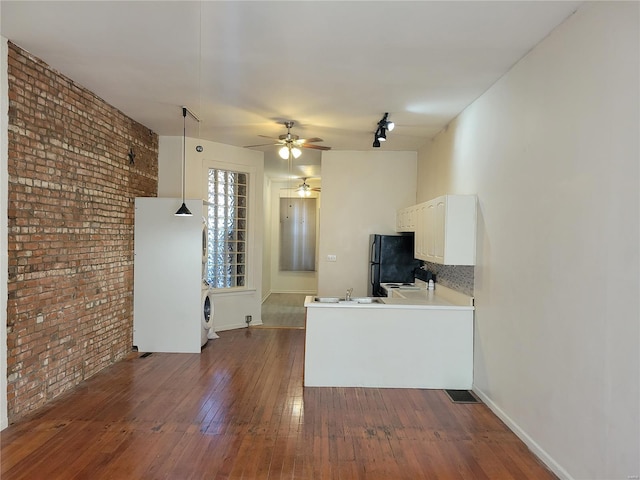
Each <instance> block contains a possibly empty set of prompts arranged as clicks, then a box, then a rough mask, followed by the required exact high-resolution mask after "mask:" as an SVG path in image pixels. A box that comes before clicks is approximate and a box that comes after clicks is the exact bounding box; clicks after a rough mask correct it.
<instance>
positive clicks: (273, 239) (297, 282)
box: [267, 180, 320, 295]
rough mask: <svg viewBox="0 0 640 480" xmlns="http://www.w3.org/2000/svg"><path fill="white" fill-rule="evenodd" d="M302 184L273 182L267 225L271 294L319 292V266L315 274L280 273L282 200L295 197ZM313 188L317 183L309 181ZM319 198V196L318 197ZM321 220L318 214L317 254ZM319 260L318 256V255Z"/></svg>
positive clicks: (317, 201)
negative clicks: (269, 215) (295, 190)
mask: <svg viewBox="0 0 640 480" xmlns="http://www.w3.org/2000/svg"><path fill="white" fill-rule="evenodd" d="M301 183H302V181H301V180H292V181H276V180H273V181H272V182H271V192H270V202H271V218H270V221H269V223H268V224H267V225H268V227H267V230H268V231H269V236H270V245H271V249H270V251H269V258H270V259H271V263H270V274H271V275H270V283H271V292H275V293H305V294H308V295H313V294H314V293H316V292H317V290H318V275H317V268H318V266H317V264H316V271H315V272H285V271H280V269H279V263H280V198H281V197H283V196H285V197H286V196H289V195H292V194H293V195H295V192H292V189H295V188H296V187H297V186H298V185H300V184H301ZM307 183H308V184H309V185H310V186H311V187H316V186H317V182H316V181H313V180H307ZM316 197H317V195H316ZM316 208H317V209H318V211H319V210H320V199H319V198H316ZM319 224H320V218H319V213H318V212H316V252H317V248H318V240H317V239H318V234H319ZM316 260H317V255H316Z"/></svg>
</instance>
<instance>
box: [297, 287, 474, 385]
mask: <svg viewBox="0 0 640 480" xmlns="http://www.w3.org/2000/svg"><path fill="white" fill-rule="evenodd" d="M356 300H357V299H356ZM373 300H374V302H372V303H359V302H358V301H350V302H347V301H342V302H334V303H330V302H321V301H317V297H313V296H308V297H306V300H305V304H304V306H305V307H306V340H305V365H304V385H305V386H308V387H310V386H317V387H320V386H321V387H377V388H433V389H458V390H467V389H470V388H471V384H472V381H473V311H474V306H473V297H469V296H466V295H463V294H461V293H459V292H456V291H454V290H451V289H448V288H446V287H443V286H441V285H438V286H437V288H436V290H435V291H433V290H431V291H429V290H426V289H419V290H411V291H402V292H397V293H395V294H394V297H393V298H388V297H387V298H384V297H382V298H375V299H373ZM365 301H366V300H365Z"/></svg>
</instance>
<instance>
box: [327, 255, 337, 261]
mask: <svg viewBox="0 0 640 480" xmlns="http://www.w3.org/2000/svg"><path fill="white" fill-rule="evenodd" d="M336 260H337V257H336V256H335V255H327V262H335V261H336Z"/></svg>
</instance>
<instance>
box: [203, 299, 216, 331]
mask: <svg viewBox="0 0 640 480" xmlns="http://www.w3.org/2000/svg"><path fill="white" fill-rule="evenodd" d="M213 310H214V308H213V300H212V299H211V295H209V292H208V291H206V290H205V291H204V292H202V328H204V329H205V330H209V329H210V328H212V327H213Z"/></svg>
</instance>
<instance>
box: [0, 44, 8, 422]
mask: <svg viewBox="0 0 640 480" xmlns="http://www.w3.org/2000/svg"><path fill="white" fill-rule="evenodd" d="M8 54H9V51H8V46H7V39H6V38H4V37H0V217H1V218H2V221H1V222H0V430H2V429H4V428H6V427H7V425H8V424H9V420H8V415H7V294H8V290H7V281H8V280H9V279H8V272H7V266H8V262H9V252H8V250H7V249H8V230H7V213H8V211H7V202H8V189H9V177H8V170H7V168H8V166H7V165H8V161H9V159H8V155H9V141H8V138H7V137H8V128H9V117H8V115H9V80H8V76H7V56H8Z"/></svg>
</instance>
